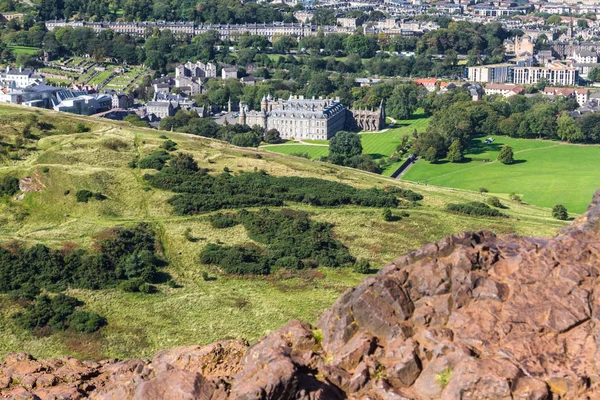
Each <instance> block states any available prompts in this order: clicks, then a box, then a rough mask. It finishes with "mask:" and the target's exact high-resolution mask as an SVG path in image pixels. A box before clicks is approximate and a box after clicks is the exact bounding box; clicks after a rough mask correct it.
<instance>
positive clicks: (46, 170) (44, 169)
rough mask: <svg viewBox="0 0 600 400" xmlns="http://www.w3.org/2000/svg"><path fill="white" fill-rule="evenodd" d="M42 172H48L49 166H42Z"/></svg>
mask: <svg viewBox="0 0 600 400" xmlns="http://www.w3.org/2000/svg"><path fill="white" fill-rule="evenodd" d="M42 172H43V173H44V174H47V173H48V172H50V168H48V167H42Z"/></svg>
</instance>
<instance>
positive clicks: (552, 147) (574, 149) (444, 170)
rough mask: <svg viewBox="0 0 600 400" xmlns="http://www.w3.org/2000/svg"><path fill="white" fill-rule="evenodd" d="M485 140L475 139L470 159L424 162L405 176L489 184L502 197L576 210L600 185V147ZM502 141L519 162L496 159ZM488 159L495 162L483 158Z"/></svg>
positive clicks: (474, 187)
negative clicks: (517, 196)
mask: <svg viewBox="0 0 600 400" xmlns="http://www.w3.org/2000/svg"><path fill="white" fill-rule="evenodd" d="M484 140H485V138H477V139H474V140H472V142H471V146H470V147H469V149H467V154H466V157H467V158H470V159H472V161H470V162H465V163H458V164H454V163H449V162H445V161H441V162H440V163H438V164H431V163H428V162H427V161H424V160H420V161H418V162H417V163H416V164H415V165H414V166H413V167H412V168H411V169H410V170H409V171H408V172H407V173H406V175H405V176H404V179H406V180H409V181H415V182H424V181H426V182H427V183H428V184H430V185H439V186H446V187H454V188H460V189H469V190H478V188H480V187H485V188H486V189H488V190H489V191H490V192H491V193H494V194H500V195H507V194H509V193H511V192H515V193H517V194H520V195H521V196H522V198H523V201H526V202H528V203H531V204H535V205H539V206H543V207H552V206H553V205H555V204H563V205H564V206H565V207H567V209H568V210H569V211H570V212H575V213H581V212H583V211H585V209H586V207H587V205H588V203H589V200H590V199H591V197H592V194H593V193H594V191H595V190H596V189H597V188H598V186H599V184H598V182H599V181H600V146H579V145H569V144H563V143H558V142H552V141H546V140H530V139H512V138H509V137H500V136H499V137H495V141H494V143H491V144H485V143H483V141H484ZM502 145H509V146H511V147H512V148H513V150H514V151H515V160H516V161H517V162H516V163H515V164H513V165H504V164H501V163H500V162H498V161H496V159H497V157H498V152H499V151H500V148H501V147H502ZM485 159H488V160H491V161H492V162H483V161H481V160H485Z"/></svg>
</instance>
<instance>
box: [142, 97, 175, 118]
mask: <svg viewBox="0 0 600 400" xmlns="http://www.w3.org/2000/svg"><path fill="white" fill-rule="evenodd" d="M177 110H179V104H178V103H177V102H174V101H164V100H163V101H149V102H148V103H147V104H146V114H148V115H151V114H152V115H154V116H155V117H156V118H165V117H172V116H173V115H175V113H176V112H177Z"/></svg>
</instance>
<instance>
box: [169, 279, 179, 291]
mask: <svg viewBox="0 0 600 400" xmlns="http://www.w3.org/2000/svg"><path fill="white" fill-rule="evenodd" d="M167 286H168V287H170V288H172V289H177V288H178V287H179V285H178V284H177V282H175V281H174V280H173V279H169V280H168V281H167Z"/></svg>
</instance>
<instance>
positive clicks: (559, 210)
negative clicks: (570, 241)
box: [552, 204, 569, 221]
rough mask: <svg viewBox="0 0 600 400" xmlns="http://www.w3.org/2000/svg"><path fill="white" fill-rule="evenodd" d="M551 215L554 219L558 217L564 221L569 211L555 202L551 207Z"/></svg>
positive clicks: (567, 217)
mask: <svg viewBox="0 0 600 400" xmlns="http://www.w3.org/2000/svg"><path fill="white" fill-rule="evenodd" d="M552 217H554V218H556V219H560V220H561V221H566V220H567V219H569V213H568V212H567V208H566V207H565V206H563V205H562V204H557V205H555V206H554V207H552Z"/></svg>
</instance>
